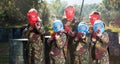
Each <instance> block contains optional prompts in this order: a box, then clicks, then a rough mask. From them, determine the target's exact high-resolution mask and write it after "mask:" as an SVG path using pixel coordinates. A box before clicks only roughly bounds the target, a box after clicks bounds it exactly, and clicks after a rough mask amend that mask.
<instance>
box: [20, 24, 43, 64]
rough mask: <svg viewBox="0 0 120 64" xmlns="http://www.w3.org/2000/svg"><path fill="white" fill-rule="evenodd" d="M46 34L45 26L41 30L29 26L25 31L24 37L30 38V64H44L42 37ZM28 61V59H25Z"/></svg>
mask: <svg viewBox="0 0 120 64" xmlns="http://www.w3.org/2000/svg"><path fill="white" fill-rule="evenodd" d="M44 33H45V31H44V28H43V26H41V27H40V28H39V29H36V28H31V27H30V26H27V27H26V28H25V29H24V30H23V34H22V37H23V38H28V39H29V41H28V50H29V51H28V52H27V54H28V63H29V64H44V57H43V56H44V55H43V54H44V53H43V51H44V50H43V41H42V38H41V36H42V35H43V34H44ZM25 60H26V59H25Z"/></svg>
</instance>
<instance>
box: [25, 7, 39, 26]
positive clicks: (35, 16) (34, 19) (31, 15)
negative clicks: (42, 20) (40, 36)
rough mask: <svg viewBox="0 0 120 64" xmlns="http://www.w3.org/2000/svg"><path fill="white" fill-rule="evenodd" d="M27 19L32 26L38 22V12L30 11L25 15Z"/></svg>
mask: <svg viewBox="0 0 120 64" xmlns="http://www.w3.org/2000/svg"><path fill="white" fill-rule="evenodd" d="M27 18H28V21H29V23H30V24H34V23H36V22H37V20H38V12H37V10H35V9H34V8H32V9H30V10H29V11H28V13H27Z"/></svg>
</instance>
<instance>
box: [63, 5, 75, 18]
mask: <svg viewBox="0 0 120 64" xmlns="http://www.w3.org/2000/svg"><path fill="white" fill-rule="evenodd" d="M65 16H66V18H67V20H71V19H73V18H74V16H75V8H74V7H73V6H68V7H67V8H66V9H65Z"/></svg>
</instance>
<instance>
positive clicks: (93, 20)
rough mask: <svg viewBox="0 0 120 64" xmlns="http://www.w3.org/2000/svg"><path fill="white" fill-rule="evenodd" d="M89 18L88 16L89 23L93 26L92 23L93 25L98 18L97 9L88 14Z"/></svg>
mask: <svg viewBox="0 0 120 64" xmlns="http://www.w3.org/2000/svg"><path fill="white" fill-rule="evenodd" d="M89 18H90V23H91V24H92V26H93V25H94V22H95V21H96V20H100V13H99V12H97V11H93V12H92V13H91V14H90V16H89Z"/></svg>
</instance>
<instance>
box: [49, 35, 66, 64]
mask: <svg viewBox="0 0 120 64" xmlns="http://www.w3.org/2000/svg"><path fill="white" fill-rule="evenodd" d="M55 35H56V34H55ZM55 35H54V36H55ZM54 36H53V37H52V39H48V43H49V44H50V42H51V43H52V44H51V51H50V63H51V64H65V62H66V60H65V54H64V47H65V46H66V42H67V39H66V38H67V37H66V34H65V33H62V34H61V35H60V38H59V39H55V37H54Z"/></svg>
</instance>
